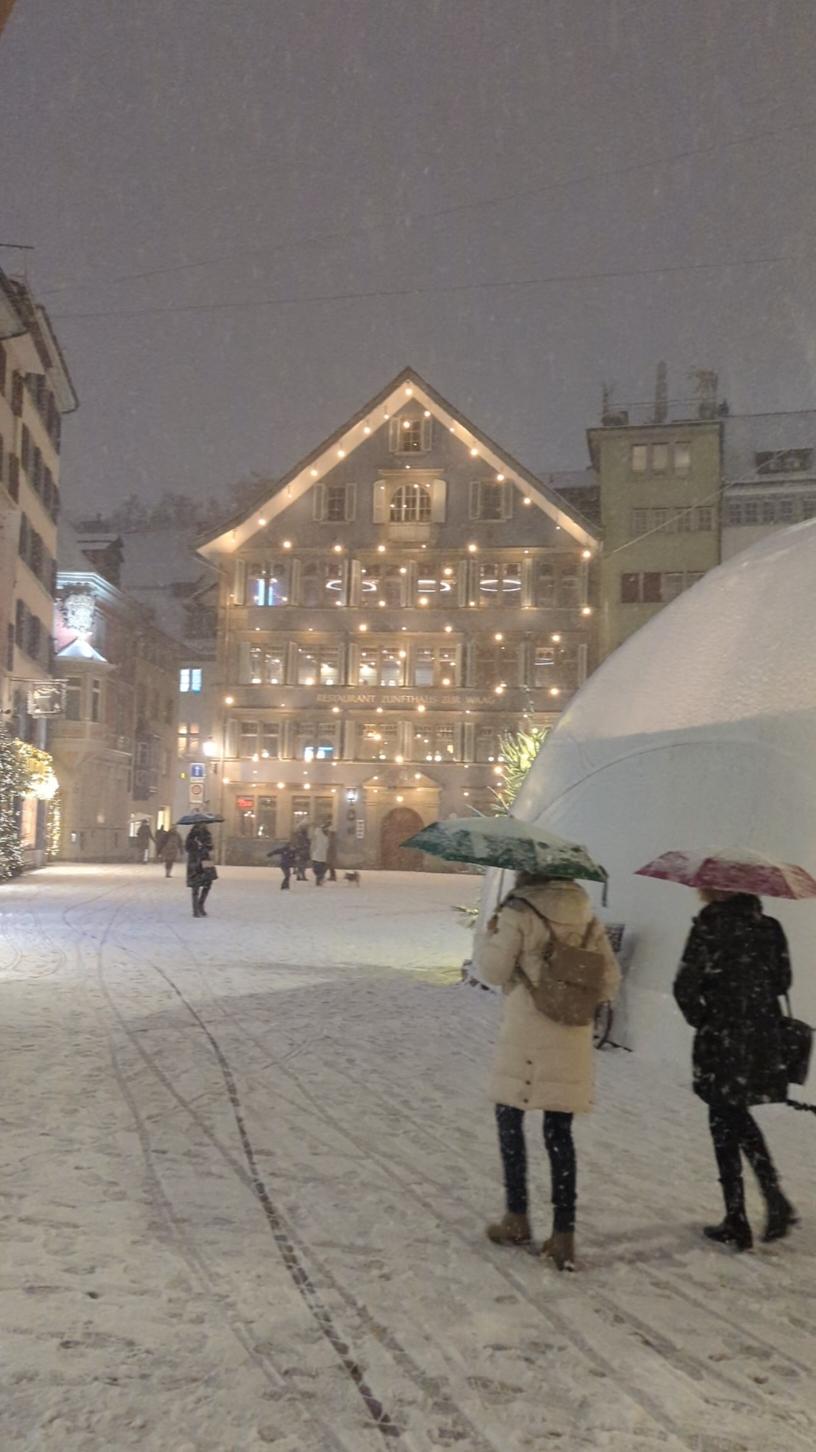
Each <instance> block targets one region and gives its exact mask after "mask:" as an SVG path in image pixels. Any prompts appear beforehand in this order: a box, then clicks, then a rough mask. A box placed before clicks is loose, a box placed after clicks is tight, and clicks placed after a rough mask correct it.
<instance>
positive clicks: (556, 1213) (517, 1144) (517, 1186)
mask: <svg viewBox="0 0 816 1452" xmlns="http://www.w3.org/2000/svg"><path fill="white" fill-rule="evenodd" d="M496 1124H497V1126H498V1131H499V1149H500V1151H501V1157H502V1169H503V1171H504V1185H505V1191H506V1194H507V1209H508V1210H509V1211H510V1212H511V1213H512V1214H515V1215H526V1214H527V1146H526V1144H525V1140H524V1110H523V1109H516V1108H514V1107H513V1106H512V1105H510V1104H497V1105H496ZM544 1144H545V1145H546V1148H547V1154H548V1155H549V1159H550V1176H551V1184H552V1203H553V1229H554V1230H556V1231H571V1230H574V1229H575V1200H576V1165H575V1145H574V1144H573V1140H572V1115H571V1114H559V1113H557V1112H556V1111H554V1110H550V1109H548V1110H547V1112H546V1113H545V1115H544Z"/></svg>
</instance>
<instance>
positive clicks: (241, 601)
mask: <svg viewBox="0 0 816 1452" xmlns="http://www.w3.org/2000/svg"><path fill="white" fill-rule="evenodd" d="M232 596H233V600H234V602H235V604H236V605H246V560H236V561H235V574H234V575H233V581H232Z"/></svg>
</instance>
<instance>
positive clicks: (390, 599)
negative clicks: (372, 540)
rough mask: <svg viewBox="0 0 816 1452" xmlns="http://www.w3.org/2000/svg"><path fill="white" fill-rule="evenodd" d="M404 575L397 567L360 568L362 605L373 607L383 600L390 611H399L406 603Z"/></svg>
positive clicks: (404, 571) (403, 569) (371, 566)
mask: <svg viewBox="0 0 816 1452" xmlns="http://www.w3.org/2000/svg"><path fill="white" fill-rule="evenodd" d="M406 574H407V571H406V569H405V566H404V565H403V567H402V570H401V571H400V569H399V568H398V566H397V565H391V566H389V567H388V568H383V566H381V565H363V566H362V584H363V604H365V605H373V604H374V602H375V601H376V602H377V604H379V602H380V601H381V600H384V601H385V603H386V605H390V606H391V608H392V609H401V608H402V606H403V605H404V604H405V603H406V590H405V587H406Z"/></svg>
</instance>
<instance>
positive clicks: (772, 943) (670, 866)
mask: <svg viewBox="0 0 816 1452" xmlns="http://www.w3.org/2000/svg"><path fill="white" fill-rule="evenodd" d="M683 857H685V858H686V865H685V866H684V865H683V864H682V863H680V861H679V859H681V858H683ZM672 859H673V862H672ZM661 866H662V870H661ZM670 871H672V872H673V873H674V875H673V876H672V878H671V879H670V880H673V881H681V882H684V883H687V884H688V885H689V886H696V887H697V888H698V891H699V894H700V897H701V898H702V901H703V904H704V906H703V909H702V911H701V912H700V913H699V914H698V916H697V917H696V918H695V920H694V923H693V925H692V928H691V932H690V933H689V936H688V940H687V942H686V946H685V949H684V952H683V957H682V959H681V962H680V967H679V970H678V973H677V976H676V978H675V981H674V997H675V999H676V1001H677V1005H678V1007H679V1009H680V1012H681V1013H682V1015H683V1017H684V1018H685V1020H686V1022H687V1023H688V1024H690V1025H691V1027H692V1028H693V1029H694V1030H695V1034H694V1045H693V1049H692V1064H693V1087H694V1091H695V1093H696V1094H698V1095H699V1097H700V1098H701V1099H702V1100H703V1102H704V1103H705V1104H706V1105H707V1106H708V1121H709V1128H710V1131H711V1139H712V1142H713V1146H714V1156H715V1159H716V1162H717V1168H718V1171H719V1177H720V1184H721V1186H722V1193H723V1201H724V1203H725V1218H724V1220H722V1221H721V1222H720V1223H719V1224H716V1225H707V1226H705V1227H704V1229H703V1234H704V1235H705V1236H707V1237H708V1239H709V1240H713V1241H716V1242H717V1243H719V1244H721V1245H730V1246H733V1247H734V1249H735V1250H750V1248H751V1246H752V1244H753V1234H752V1230H751V1226H750V1224H749V1221H748V1216H747V1214H746V1209H745V1190H744V1185H743V1177H742V1161H741V1155H744V1156H745V1158H746V1160H747V1161H748V1163H749V1165H750V1166H751V1168H752V1170H753V1172H754V1174H755V1175H756V1178H757V1181H758V1183H759V1188H760V1190H761V1192H762V1195H763V1198H764V1200H765V1205H766V1210H767V1220H766V1224H765V1230H764V1234H763V1237H762V1238H763V1240H764V1241H773V1240H780V1239H781V1238H782V1237H783V1236H785V1235H787V1234H788V1231H789V1230H790V1229H791V1227H792V1226H793V1225H795V1224H796V1223H797V1215H796V1211H795V1210H794V1208H793V1206H792V1205H791V1203H790V1201H789V1200H788V1199H787V1197H786V1196H785V1195H784V1194H783V1192H782V1188H781V1186H780V1183H779V1174H778V1171H777V1169H776V1166H775V1164H774V1162H773V1160H772V1158H771V1154H770V1151H769V1149H768V1146H767V1144H766V1141H765V1137H764V1135H763V1134H762V1131H761V1130H760V1128H759V1126H758V1124H757V1123H756V1122H755V1120H754V1118H753V1116H752V1114H751V1108H752V1107H753V1106H755V1105H758V1104H778V1103H784V1102H785V1100H786V1099H787V1094H788V1064H787V1061H786V1050H785V1046H784V1041H783V1025H784V1023H785V1020H784V1017H783V1014H782V1010H781V1008H780V1004H779V999H780V997H782V996H783V995H786V994H787V993H788V992H789V990H790V986H791V966H790V958H789V955H788V944H787V940H786V938H785V934H784V931H783V929H782V926H781V924H780V923H778V922H777V920H776V919H775V918H771V917H766V916H765V914H764V913H763V911H762V903H761V901H760V898H759V897H758V895H757V893H756V891H755V890H752V889H756V888H760V887H761V888H763V889H764V891H766V892H769V893H773V895H775V896H795V895H799V894H798V893H797V892H795V891H793V890H791V882H792V881H796V879H795V878H794V879H791V878H790V877H788V878H787V879H786V878H785V869H784V868H780V867H775V866H774V865H773V864H771V863H769V862H766V861H764V860H762V859H756V858H754V859H753V860H752V859H751V858H750V857H749V856H748V854H743V855H742V856H741V857H737V856H735V855H730V856H729V855H727V854H721V855H716V854H712V855H710V856H709V857H707V858H703V859H701V860H699V861H698V862H694V863H692V862H691V860H690V859H689V858H688V854H681V853H667V854H665V855H664V857H663V858H662V859H658V862H656V863H650V864H648V866H647V867H645V868H641V869H640V872H641V874H642V875H643V876H648V877H658V876H660V877H664V878H668V876H669V872H670ZM792 871H793V873H794V874H801V873H802V869H793V870H792ZM799 881H800V882H801V878H799ZM811 881H812V879H811ZM813 886H814V890H816V883H814V884H813ZM740 889H741V890H740Z"/></svg>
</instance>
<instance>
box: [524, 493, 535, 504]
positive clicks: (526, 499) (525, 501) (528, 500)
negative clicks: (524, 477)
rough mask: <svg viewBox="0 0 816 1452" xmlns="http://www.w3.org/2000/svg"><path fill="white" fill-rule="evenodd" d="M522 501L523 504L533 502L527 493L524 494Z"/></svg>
mask: <svg viewBox="0 0 816 1452" xmlns="http://www.w3.org/2000/svg"><path fill="white" fill-rule="evenodd" d="M523 502H524V503H525V504H532V502H533V501H532V499H531V498H530V496H529V494H525V496H524V500H523Z"/></svg>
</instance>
